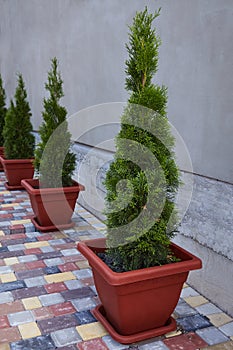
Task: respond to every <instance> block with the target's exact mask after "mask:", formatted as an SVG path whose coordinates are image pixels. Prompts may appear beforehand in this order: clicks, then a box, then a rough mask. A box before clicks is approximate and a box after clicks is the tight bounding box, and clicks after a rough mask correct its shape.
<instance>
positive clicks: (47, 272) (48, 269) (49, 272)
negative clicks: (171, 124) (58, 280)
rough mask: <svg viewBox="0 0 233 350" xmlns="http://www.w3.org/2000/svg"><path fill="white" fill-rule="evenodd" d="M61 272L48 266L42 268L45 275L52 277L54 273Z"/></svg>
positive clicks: (54, 267) (55, 267)
mask: <svg viewBox="0 0 233 350" xmlns="http://www.w3.org/2000/svg"><path fill="white" fill-rule="evenodd" d="M59 272H61V271H60V270H59V268H58V267H57V266H49V267H44V273H45V275H52V274H54V273H59Z"/></svg>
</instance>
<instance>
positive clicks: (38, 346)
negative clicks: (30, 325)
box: [11, 335, 55, 350]
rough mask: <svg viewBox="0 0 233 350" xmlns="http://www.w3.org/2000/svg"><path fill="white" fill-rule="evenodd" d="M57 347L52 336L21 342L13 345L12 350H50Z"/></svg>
mask: <svg viewBox="0 0 233 350" xmlns="http://www.w3.org/2000/svg"><path fill="white" fill-rule="evenodd" d="M54 348H55V345H54V343H53V341H52V338H51V336H50V335H42V336H39V337H35V338H31V339H26V340H21V341H18V342H15V343H12V344H11V350H50V349H54Z"/></svg>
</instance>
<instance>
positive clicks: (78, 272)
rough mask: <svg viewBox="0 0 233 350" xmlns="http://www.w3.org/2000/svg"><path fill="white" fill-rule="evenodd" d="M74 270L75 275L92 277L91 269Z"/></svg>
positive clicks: (80, 277)
mask: <svg viewBox="0 0 233 350" xmlns="http://www.w3.org/2000/svg"><path fill="white" fill-rule="evenodd" d="M72 272H73V274H74V275H75V277H77V278H79V279H82V278H89V277H92V272H91V269H81V270H75V271H72Z"/></svg>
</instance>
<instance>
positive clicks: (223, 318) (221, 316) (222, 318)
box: [208, 312, 232, 327]
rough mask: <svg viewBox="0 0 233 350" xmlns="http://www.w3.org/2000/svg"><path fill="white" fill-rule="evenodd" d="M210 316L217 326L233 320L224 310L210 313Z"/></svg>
mask: <svg viewBox="0 0 233 350" xmlns="http://www.w3.org/2000/svg"><path fill="white" fill-rule="evenodd" d="M208 318H209V320H210V322H211V323H212V324H213V325H214V326H215V327H221V326H223V325H224V324H226V323H229V322H231V321H232V318H231V317H230V316H228V315H226V314H225V313H224V312H221V313H218V314H212V315H208Z"/></svg>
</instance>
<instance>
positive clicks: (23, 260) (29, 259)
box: [18, 254, 37, 263]
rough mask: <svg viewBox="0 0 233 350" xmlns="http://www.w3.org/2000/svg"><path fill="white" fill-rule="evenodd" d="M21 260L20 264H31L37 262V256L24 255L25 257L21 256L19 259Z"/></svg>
mask: <svg viewBox="0 0 233 350" xmlns="http://www.w3.org/2000/svg"><path fill="white" fill-rule="evenodd" d="M18 259H19V262H23V263H25V262H29V261H34V260H37V256H36V255H33V254H32V255H24V256H19V257H18Z"/></svg>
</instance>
